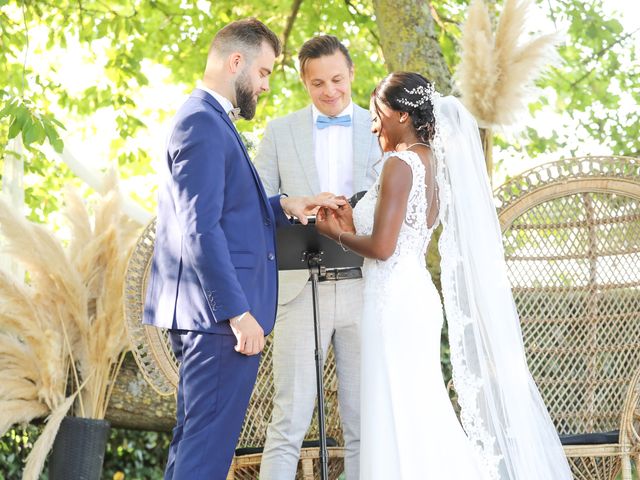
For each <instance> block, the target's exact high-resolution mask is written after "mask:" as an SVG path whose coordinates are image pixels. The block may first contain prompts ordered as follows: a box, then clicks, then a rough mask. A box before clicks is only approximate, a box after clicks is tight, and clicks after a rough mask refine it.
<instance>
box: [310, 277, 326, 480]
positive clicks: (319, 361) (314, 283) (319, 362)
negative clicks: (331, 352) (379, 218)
mask: <svg viewBox="0 0 640 480" xmlns="http://www.w3.org/2000/svg"><path fill="white" fill-rule="evenodd" d="M311 270H312V271H311V287H312V293H313V327H314V332H315V342H316V352H315V355H316V384H317V389H318V430H319V432H320V478H321V479H322V480H328V478H329V477H328V475H329V459H328V455H327V434H326V431H325V419H324V384H323V381H322V368H323V366H324V358H323V353H322V342H321V339H320V318H319V317H320V309H319V302H318V267H313V269H311Z"/></svg>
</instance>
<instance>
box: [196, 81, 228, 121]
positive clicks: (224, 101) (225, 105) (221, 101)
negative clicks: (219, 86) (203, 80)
mask: <svg viewBox="0 0 640 480" xmlns="http://www.w3.org/2000/svg"><path fill="white" fill-rule="evenodd" d="M198 88H199V89H200V90H203V91H205V92H207V93H208V94H209V95H211V96H212V97H213V98H215V99H216V100H217V101H218V103H219V104H220V106H221V107H222V108H224V111H225V112H226V113H227V114H228V113H229V112H230V111H231V110H233V103H231V100H229V99H228V98H227V97H223V96H222V95H220V94H219V93H218V92H215V91H213V90H211V89H210V88H207V87H205V86H204V85H202V84H200V85H198Z"/></svg>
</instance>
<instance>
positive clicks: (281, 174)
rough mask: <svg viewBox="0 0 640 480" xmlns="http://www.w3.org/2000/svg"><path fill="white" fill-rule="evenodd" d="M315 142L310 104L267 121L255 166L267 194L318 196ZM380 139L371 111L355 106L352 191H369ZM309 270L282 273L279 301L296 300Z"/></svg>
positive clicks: (318, 182) (378, 157)
mask: <svg viewBox="0 0 640 480" xmlns="http://www.w3.org/2000/svg"><path fill="white" fill-rule="evenodd" d="M314 152H315V149H314V145H313V113H312V110H311V105H309V106H307V107H305V108H303V109H302V110H298V111H297V112H293V113H291V114H289V115H286V116H284V117H280V118H277V119H275V120H273V121H271V122H269V123H268V124H267V128H266V130H265V133H264V138H263V139H262V142H260V145H259V147H258V154H257V156H256V158H255V165H256V169H257V170H258V173H259V174H260V179H261V180H262V183H263V184H264V188H265V190H266V192H267V195H276V194H277V193H278V192H282V193H286V194H287V195H292V196H293V195H296V196H297V195H316V194H318V193H320V181H319V179H318V172H317V169H316V161H315V158H314ZM380 155H381V154H380V148H379V146H378V140H377V139H376V137H375V136H374V135H373V134H372V133H371V119H370V116H369V112H368V111H367V110H365V109H364V108H361V107H359V106H358V105H356V104H354V105H353V191H354V193H355V192H360V191H362V190H368V189H369V187H371V185H373V183H374V182H375V180H376V178H377V176H378V173H379V172H376V171H375V169H374V165H376V164H377V163H378V160H380ZM308 278H309V274H308V272H307V271H304V270H298V271H289V272H280V289H279V295H278V303H279V304H280V305H283V304H285V303H288V302H290V301H291V300H293V299H294V298H295V297H296V296H298V294H299V293H300V292H301V291H302V289H303V288H304V286H305V284H306V283H307V280H308Z"/></svg>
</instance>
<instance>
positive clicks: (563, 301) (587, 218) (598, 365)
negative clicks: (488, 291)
mask: <svg viewBox="0 0 640 480" xmlns="http://www.w3.org/2000/svg"><path fill="white" fill-rule="evenodd" d="M495 194H496V195H495V196H496V200H497V202H498V215H499V218H500V223H501V226H502V231H503V240H504V245H505V255H506V261H507V267H508V271H509V275H510V280H511V282H512V287H513V293H514V298H515V302H516V305H517V308H518V311H519V314H520V320H521V325H522V332H523V337H524V342H525V347H526V353H527V360H528V363H529V368H530V369H531V372H532V374H533V377H534V378H535V381H536V383H537V385H538V387H539V388H540V392H541V394H542V396H543V398H544V401H545V403H546V405H547V408H548V409H549V412H550V414H551V417H552V419H553V421H554V423H555V426H556V428H557V430H558V432H559V434H560V435H561V440H562V443H563V445H564V448H565V453H566V454H567V457H568V458H569V461H570V464H571V468H572V471H573V474H574V477H575V478H576V479H581V480H609V479H612V478H614V477H615V476H616V475H617V473H618V472H619V471H620V469H622V478H623V479H624V480H631V459H632V458H636V459H637V458H638V457H637V456H638V445H639V442H638V441H639V440H640V438H639V436H638V434H637V433H636V429H635V426H634V420H635V415H636V414H637V411H638V405H639V398H640V394H639V383H638V382H639V378H640V161H638V159H635V158H628V157H586V158H574V159H567V160H562V161H558V162H554V163H549V164H545V165H542V166H539V167H537V168H534V169H532V170H529V171H527V172H526V173H524V174H522V175H520V176H518V177H516V178H514V179H512V180H510V181H508V182H507V183H505V184H504V185H502V186H501V187H500V188H499V189H498V190H496V192H495Z"/></svg>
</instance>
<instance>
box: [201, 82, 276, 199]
mask: <svg viewBox="0 0 640 480" xmlns="http://www.w3.org/2000/svg"><path fill="white" fill-rule="evenodd" d="M192 96H195V97H198V98H200V99H202V100H204V101H205V102H207V103H208V104H209V105H211V106H212V107H213V108H215V109H216V110H217V111H218V113H219V114H220V117H221V118H222V120H223V121H224V122H225V123H226V124H227V125H228V126H229V128H230V129H231V130H232V131H233V134H234V135H235V136H236V139H237V140H238V143H239V144H240V148H241V149H242V153H244V158H245V160H246V161H247V163H248V164H249V169H250V170H251V173H252V175H253V179H254V181H255V183H256V187H257V188H258V191H259V192H260V196H261V197H262V201H263V202H264V204H265V205H266V206H268V205H269V200H268V198H267V193H266V192H265V191H264V187H263V185H262V182H261V181H260V176H259V175H258V172H257V171H256V169H255V167H254V166H253V162H252V161H251V158H250V157H249V152H247V147H246V146H245V145H244V142H243V141H242V137H240V134H239V133H238V130H237V129H236V127H235V125H234V124H233V122H232V121H231V119H230V118H229V115H227V113H226V112H225V111H224V109H223V108H222V106H221V105H220V104H219V103H218V102H217V101H216V100H215V99H214V98H213V97H212V96H211V95H209V94H208V93H207V92H205V91H203V90H200V89H196V90H194V92H193V93H192ZM267 211H268V212H271V209H270V208H267Z"/></svg>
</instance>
